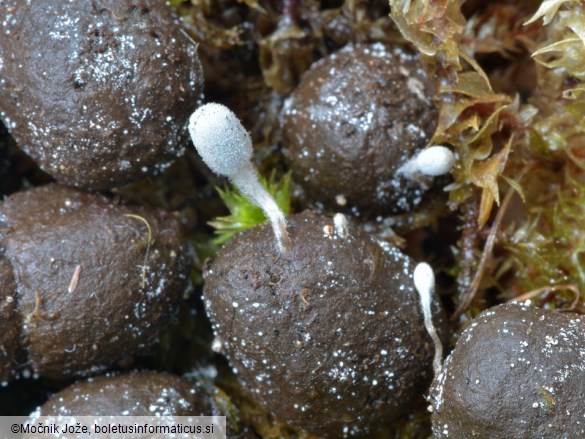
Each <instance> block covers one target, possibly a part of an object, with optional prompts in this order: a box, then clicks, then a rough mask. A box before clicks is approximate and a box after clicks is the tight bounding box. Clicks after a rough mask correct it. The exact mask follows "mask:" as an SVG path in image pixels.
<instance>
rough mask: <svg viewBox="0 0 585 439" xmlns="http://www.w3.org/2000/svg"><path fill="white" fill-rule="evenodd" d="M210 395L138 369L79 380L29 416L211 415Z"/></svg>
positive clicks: (176, 378) (177, 380)
mask: <svg viewBox="0 0 585 439" xmlns="http://www.w3.org/2000/svg"><path fill="white" fill-rule="evenodd" d="M214 414H217V413H216V411H215V408H214V405H213V402H212V399H211V397H210V396H209V395H208V394H207V393H206V392H205V391H204V390H203V389H202V388H201V387H200V386H199V385H198V384H196V383H194V382H193V381H190V380H188V379H186V378H183V377H180V376H175V375H171V374H168V373H159V372H149V371H140V372H132V373H127V374H123V375H105V376H99V377H95V378H89V379H88V380H85V381H80V382H77V383H75V384H72V385H71V386H69V387H67V388H65V389H64V390H61V391H60V392H58V393H56V394H55V395H53V396H52V397H51V398H49V400H48V401H47V402H45V403H44V404H43V405H42V406H41V407H40V408H39V409H38V410H37V411H36V412H35V413H34V414H33V416H59V415H62V416H211V415H214Z"/></svg>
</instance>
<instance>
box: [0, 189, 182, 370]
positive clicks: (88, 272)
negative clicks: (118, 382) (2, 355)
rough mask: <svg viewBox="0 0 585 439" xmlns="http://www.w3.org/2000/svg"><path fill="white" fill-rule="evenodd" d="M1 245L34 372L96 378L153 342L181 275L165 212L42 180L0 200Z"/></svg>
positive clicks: (177, 236)
mask: <svg viewBox="0 0 585 439" xmlns="http://www.w3.org/2000/svg"><path fill="white" fill-rule="evenodd" d="M0 248H1V249H2V250H3V252H4V257H5V258H6V260H7V261H8V262H9V264H10V267H11V268H12V272H13V275H14V283H15V285H16V295H15V302H16V307H17V310H18V313H19V318H20V320H21V333H22V339H21V345H22V347H23V348H25V349H26V351H27V353H28V362H29V364H30V367H31V368H32V369H33V371H34V372H36V373H38V374H40V375H43V376H48V377H52V378H64V377H71V376H86V375H91V374H97V373H99V372H101V371H103V370H105V369H107V368H109V367H111V366H112V365H114V364H116V363H117V362H119V361H121V360H122V359H124V358H127V357H129V356H132V355H134V354H136V353H137V352H140V351H145V349H146V348H147V347H148V346H149V345H151V344H152V343H153V342H155V341H156V338H157V336H158V335H159V333H160V332H161V330H162V329H164V328H165V327H166V326H167V325H168V323H169V322H170V321H171V320H172V318H173V316H174V315H175V312H176V306H177V304H178V301H179V298H180V297H181V294H182V292H183V285H184V282H185V279H186V271H187V263H186V250H185V246H184V244H183V239H182V235H181V232H180V230H179V225H178V223H177V221H176V220H175V218H174V217H173V216H172V215H170V214H167V213H166V212H162V211H156V210H154V209H150V208H147V207H139V206H133V205H124V204H121V202H117V201H113V200H111V199H109V198H107V197H105V196H101V195H96V194H89V193H85V192H82V191H79V190H76V189H73V188H69V187H65V186H60V185H56V184H50V185H47V186H42V187H36V188H34V189H31V190H29V191H26V192H20V193H17V194H14V195H12V196H10V197H9V198H8V199H7V200H6V201H5V202H4V203H2V204H0Z"/></svg>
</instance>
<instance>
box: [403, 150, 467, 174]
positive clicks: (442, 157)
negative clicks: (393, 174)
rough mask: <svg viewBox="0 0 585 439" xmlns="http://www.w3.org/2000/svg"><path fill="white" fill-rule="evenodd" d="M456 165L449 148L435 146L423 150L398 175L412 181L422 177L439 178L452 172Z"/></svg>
mask: <svg viewBox="0 0 585 439" xmlns="http://www.w3.org/2000/svg"><path fill="white" fill-rule="evenodd" d="M454 164H455V155H454V154H453V153H452V152H451V150H450V149H449V148H446V147H444V146H441V145H433V146H429V147H428V148H425V149H423V150H422V151H421V152H419V153H418V154H417V155H415V156H414V157H413V158H411V159H410V160H408V161H407V162H406V163H405V164H404V165H402V166H401V167H400V168H399V169H398V171H397V174H399V175H403V176H404V177H406V178H408V179H410V180H417V179H419V178H420V176H421V175H423V176H428V177H437V176H439V175H444V174H446V173H448V172H449V171H451V168H453V165H454Z"/></svg>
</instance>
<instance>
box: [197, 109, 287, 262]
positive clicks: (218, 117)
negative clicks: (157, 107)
mask: <svg viewBox="0 0 585 439" xmlns="http://www.w3.org/2000/svg"><path fill="white" fill-rule="evenodd" d="M189 133H190V134H191V140H192V141H193V145H194V146H195V149H197V152H198V153H199V155H200V156H201V158H202V159H203V161H204V162H205V163H206V164H207V166H209V168H210V169H211V170H212V171H213V172H215V173H216V174H219V175H223V176H225V177H228V178H229V179H230V180H231V181H232V183H233V184H234V185H235V186H236V187H237V188H238V189H239V190H240V192H241V193H242V194H243V195H245V196H246V197H248V198H249V199H250V200H251V201H252V202H253V203H255V204H257V205H258V206H259V207H260V208H261V209H262V210H263V211H264V213H265V214H266V216H267V217H268V219H269V220H270V223H271V224H272V229H273V230H274V235H275V236H276V241H277V243H278V248H279V250H280V251H281V252H284V251H286V250H288V249H290V248H291V242H290V237H289V236H288V232H287V230H286V221H285V218H284V214H283V213H282V211H281V210H280V208H279V207H278V205H277V204H276V202H275V201H274V199H273V198H272V196H271V195H270V194H269V193H268V192H267V191H266V190H265V189H264V188H263V187H262V185H261V184H260V183H259V182H258V172H257V171H256V168H255V167H254V165H253V164H252V154H253V151H254V150H253V148H252V139H251V138H250V134H249V133H248V132H247V131H246V129H245V128H244V126H243V125H242V123H241V122H240V119H238V117H237V116H236V115H235V114H234V113H233V112H232V111H231V110H230V109H228V108H227V107H225V106H224V105H221V104H215V103H210V104H205V105H203V106H202V107H199V108H198V109H197V110H195V112H194V113H193V114H192V115H191V117H190V119H189Z"/></svg>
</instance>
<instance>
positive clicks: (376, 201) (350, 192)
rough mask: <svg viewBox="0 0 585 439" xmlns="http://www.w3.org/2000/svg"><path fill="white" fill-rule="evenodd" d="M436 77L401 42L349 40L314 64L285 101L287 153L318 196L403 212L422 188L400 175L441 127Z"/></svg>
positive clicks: (301, 178) (330, 201) (327, 200)
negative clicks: (434, 88) (434, 85)
mask: <svg viewBox="0 0 585 439" xmlns="http://www.w3.org/2000/svg"><path fill="white" fill-rule="evenodd" d="M433 99H434V97H433V91H432V87H431V83H430V81H429V79H428V78H427V76H426V75H425V72H424V70H423V69H422V66H421V64H420V62H419V58H418V56H417V55H415V54H414V53H412V52H410V51H408V50H407V49H405V48H404V47H402V46H393V47H389V46H385V45H383V44H381V43H377V44H373V45H363V44H359V45H350V46H347V47H345V48H344V49H341V50H340V51H338V52H335V53H333V54H332V55H330V56H328V57H326V58H323V59H321V60H320V61H318V62H317V63H315V64H314V65H313V66H312V67H311V68H310V69H309V70H308V71H307V72H306V73H305V75H304V76H303V79H302V81H301V83H300V85H299V86H298V88H297V89H296V90H295V91H294V92H293V93H292V94H291V96H290V98H289V99H288V100H287V101H286V103H285V107H284V111H283V115H282V124H283V143H284V147H285V149H284V152H285V156H286V158H287V161H288V163H289V165H290V167H291V168H292V170H293V173H294V175H295V176H296V177H297V180H298V181H299V183H301V184H302V185H303V186H304V187H305V188H306V189H307V191H308V192H309V195H310V196H312V197H313V199H315V200H317V201H320V202H323V203H325V204H327V205H334V204H335V202H336V197H337V200H339V198H340V197H341V199H343V200H345V201H346V202H348V203H349V204H350V205H352V206H358V207H360V208H362V209H364V210H369V209H374V210H376V212H379V211H387V212H388V211H389V212H398V211H404V210H407V209H409V208H412V207H413V206H416V205H417V204H418V203H419V202H420V198H421V195H422V192H423V188H422V187H421V186H420V185H419V184H418V183H414V182H410V181H408V180H405V179H404V178H402V177H399V176H397V175H396V171H397V170H398V168H399V167H400V166H402V165H403V164H404V163H405V162H406V160H407V159H408V158H410V157H412V156H413V155H414V154H415V152H417V151H418V150H419V149H421V148H423V147H424V146H426V144H427V143H428V141H429V140H430V137H431V135H432V134H433V131H434V129H435V126H436V119H437V110H436V108H435V105H434V103H433Z"/></svg>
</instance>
